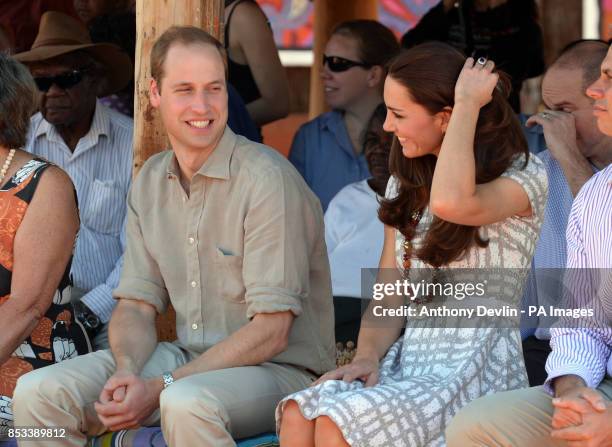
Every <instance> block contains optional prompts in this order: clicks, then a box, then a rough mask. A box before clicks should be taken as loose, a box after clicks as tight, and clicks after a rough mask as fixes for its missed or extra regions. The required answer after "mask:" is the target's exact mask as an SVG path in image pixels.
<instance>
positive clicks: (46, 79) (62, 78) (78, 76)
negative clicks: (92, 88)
mask: <svg viewBox="0 0 612 447" xmlns="http://www.w3.org/2000/svg"><path fill="white" fill-rule="evenodd" d="M82 80H83V71H81V70H72V71H69V72H66V73H62V74H59V75H57V76H40V77H36V78H34V82H36V86H37V87H38V90H40V91H41V92H48V91H49V89H50V88H51V86H52V85H53V84H55V85H57V86H58V87H59V88H61V89H64V90H67V89H69V88H72V87H74V86H75V85H77V84H78V83H79V82H81V81H82Z"/></svg>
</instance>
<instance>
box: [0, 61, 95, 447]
mask: <svg viewBox="0 0 612 447" xmlns="http://www.w3.org/2000/svg"><path fill="white" fill-rule="evenodd" d="M36 97H37V92H36V86H35V84H34V81H33V80H32V77H31V76H30V73H29V72H28V70H27V68H25V67H24V66H23V65H21V64H19V63H18V62H17V61H15V60H13V59H11V58H9V57H8V56H5V55H0V163H3V165H2V170H1V171H0V331H1V333H2V335H1V336H0V439H2V438H3V437H5V436H6V435H7V433H8V429H9V428H10V427H11V426H12V423H13V422H12V421H13V416H12V415H13V412H12V408H11V398H12V396H13V391H14V389H15V385H16V383H17V379H18V378H19V377H21V376H22V375H23V374H26V373H27V372H29V371H31V370H33V369H36V368H41V367H43V366H47V365H50V364H52V363H55V362H60V361H62V360H66V359H68V358H72V357H75V356H76V355H78V354H83V353H86V352H89V351H91V346H90V344H89V341H88V340H87V336H86V335H85V331H84V330H83V328H82V327H81V326H80V324H78V323H77V322H76V321H75V319H74V315H73V313H72V308H71V305H70V278H69V273H70V260H71V257H72V248H73V246H74V241H75V238H76V234H77V231H78V227H79V218H78V210H77V205H76V196H75V192H74V187H73V186H72V182H71V181H70V179H69V178H68V176H67V175H66V174H65V173H64V172H63V171H62V170H61V169H59V168H57V167H55V166H53V165H51V164H49V163H48V162H46V161H44V160H40V159H37V158H33V157H32V156H31V155H30V154H28V153H27V152H24V151H21V150H15V149H12V148H16V147H21V146H23V144H24V143H25V139H26V132H27V129H28V125H29V118H30V115H31V114H32V112H33V111H34V109H35V108H36Z"/></svg>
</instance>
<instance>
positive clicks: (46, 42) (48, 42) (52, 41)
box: [32, 38, 91, 49]
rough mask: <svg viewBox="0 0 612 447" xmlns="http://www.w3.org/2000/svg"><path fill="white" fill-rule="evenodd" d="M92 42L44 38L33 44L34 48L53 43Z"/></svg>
mask: <svg viewBox="0 0 612 447" xmlns="http://www.w3.org/2000/svg"><path fill="white" fill-rule="evenodd" d="M90 44H91V41H90V42H81V41H77V40H73V39H61V38H60V39H44V40H41V41H39V42H35V43H34V45H32V49H34V48H40V47H48V46H51V45H90Z"/></svg>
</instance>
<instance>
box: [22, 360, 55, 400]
mask: <svg viewBox="0 0 612 447" xmlns="http://www.w3.org/2000/svg"><path fill="white" fill-rule="evenodd" d="M60 378H61V376H58V375H56V374H54V371H53V370H52V366H50V367H47V368H41V369H37V370H34V371H31V372H29V373H27V374H24V375H23V376H21V377H20V378H19V379H18V380H17V386H16V387H15V390H14V392H13V406H14V407H15V408H21V407H22V405H21V403H22V402H23V403H24V405H23V407H24V408H25V407H29V406H31V405H32V403H34V402H38V401H40V400H45V399H50V398H52V396H53V394H54V393H55V392H56V391H57V389H58V388H59V387H60V386H61V380H60Z"/></svg>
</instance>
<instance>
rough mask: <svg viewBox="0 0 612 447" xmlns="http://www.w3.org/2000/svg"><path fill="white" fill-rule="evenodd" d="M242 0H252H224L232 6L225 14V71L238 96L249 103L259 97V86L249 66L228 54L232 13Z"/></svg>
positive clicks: (227, 4)
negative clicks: (226, 54) (227, 13)
mask: <svg viewBox="0 0 612 447" xmlns="http://www.w3.org/2000/svg"><path fill="white" fill-rule="evenodd" d="M244 1H252V0H237V1H233V3H232V1H231V0H226V2H225V5H226V7H228V6H229V5H231V8H232V10H231V11H230V13H229V15H228V16H227V23H226V24H225V49H226V50H228V57H227V65H228V66H227V71H228V78H229V82H230V84H232V85H233V86H234V87H235V88H236V90H238V93H239V94H240V97H241V98H242V100H243V101H244V103H245V104H249V103H251V102H253V101H255V100H256V99H259V98H261V93H260V92H259V88H257V83H255V79H254V78H253V73H252V72H251V68H250V67H249V66H248V65H244V64H239V63H237V62H234V61H233V60H232V58H231V56H230V55H229V31H230V23H231V20H232V15H233V14H234V10H235V9H236V7H237V6H238V5H239V4H240V3H242V2H244Z"/></svg>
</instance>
